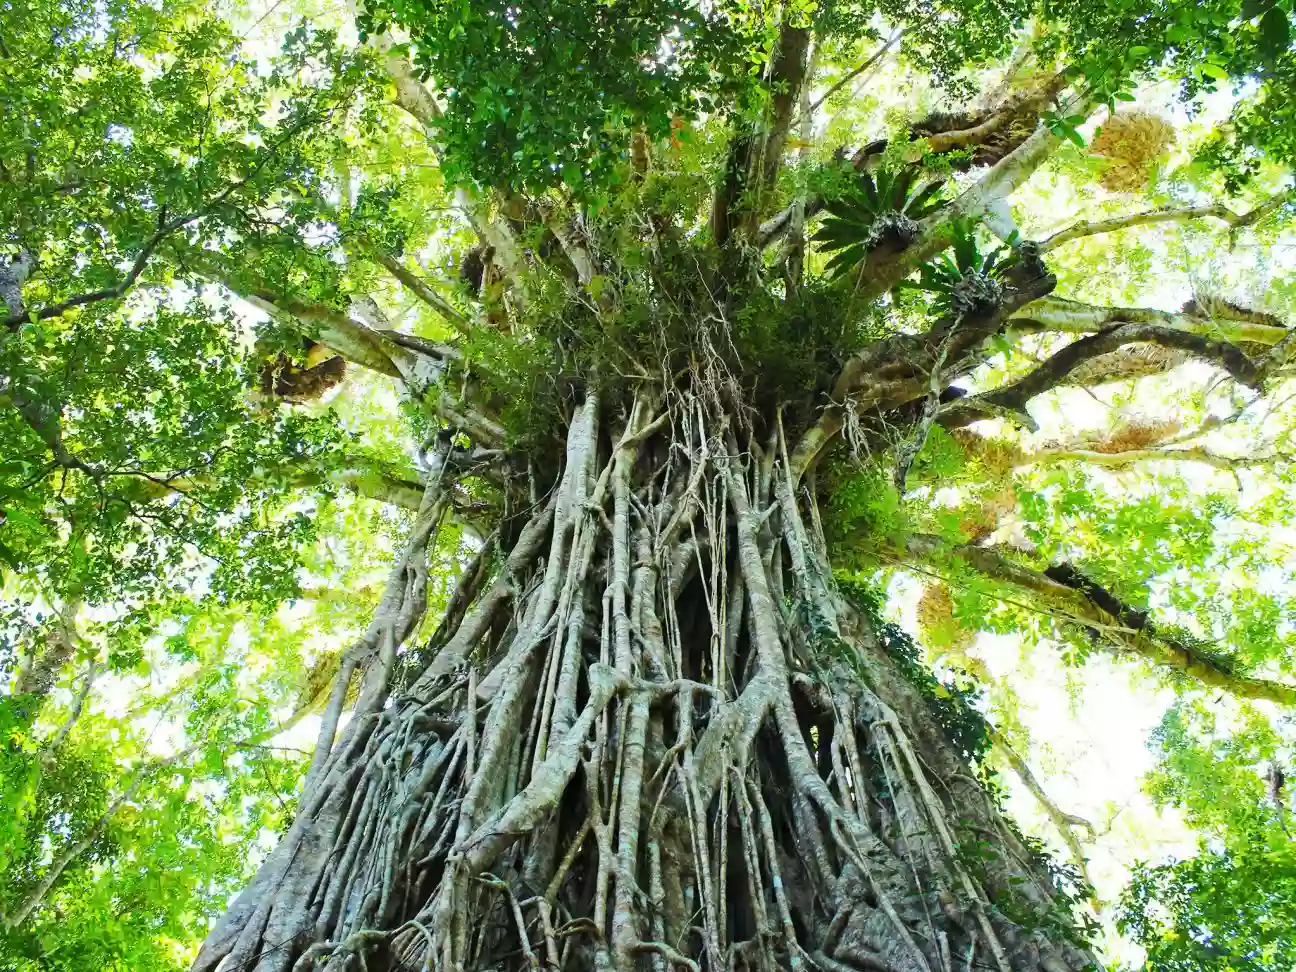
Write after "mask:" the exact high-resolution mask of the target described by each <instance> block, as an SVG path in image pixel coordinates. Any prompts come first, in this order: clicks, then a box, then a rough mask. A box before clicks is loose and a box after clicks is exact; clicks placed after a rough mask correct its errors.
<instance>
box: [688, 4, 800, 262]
mask: <svg viewBox="0 0 1296 972" xmlns="http://www.w3.org/2000/svg"><path fill="white" fill-rule="evenodd" d="M809 47H810V30H809V28H807V27H793V26H791V25H787V24H785V25H784V26H783V28H782V29H781V30H780V31H779V37H778V42H777V44H776V45H775V48H774V54H773V56H772V58H771V60H770V65H769V72H768V75H767V80H766V87H767V88H768V89H769V90H770V114H769V118H768V119H767V120H766V128H765V130H764V132H755V131H752V130H750V129H747V128H744V129H741V130H740V131H739V133H738V134H737V135H736V136H735V137H734V139H733V141H732V142H731V143H730V147H729V155H728V162H727V163H726V165H725V176H724V179H723V180H722V181H721V183H720V185H719V187H718V188H717V189H716V192H715V196H714V198H713V200H712V204H711V235H712V236H713V237H714V239H715V242H716V245H717V246H724V245H725V244H726V243H727V242H728V241H729V238H730V237H731V236H732V235H733V233H734V231H735V230H742V231H743V232H744V233H746V234H748V235H750V236H759V233H760V230H759V224H758V223H757V220H758V219H759V215H760V197H761V196H763V195H765V194H766V193H767V192H768V190H769V189H770V188H772V187H773V185H774V181H775V180H776V179H777V178H778V170H779V167H780V165H781V164H782V161H783V146H784V144H785V143H786V142H787V134H788V131H789V129H790V128H791V126H792V119H793V116H794V115H795V113H796V106H797V102H798V101H799V99H800V95H801V86H802V85H803V84H805V82H806V67H807V63H808V52H809ZM735 217H737V218H736V219H735Z"/></svg>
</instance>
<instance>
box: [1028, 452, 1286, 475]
mask: <svg viewBox="0 0 1296 972" xmlns="http://www.w3.org/2000/svg"><path fill="white" fill-rule="evenodd" d="M1281 458H1282V457H1281V456H1264V457H1259V458H1253V457H1247V456H1238V457H1233V456H1221V455H1219V454H1218V453H1215V452H1211V451H1210V450H1209V449H1205V448H1202V447H1200V446H1192V447H1189V448H1186V449H1128V450H1126V451H1124V452H1095V451H1093V450H1092V449H1058V450H1055V451H1043V452H1037V453H1035V454H1033V455H1028V456H1023V457H1022V459H1021V461H1020V462H1019V463H1016V464H1015V466H1014V468H1022V467H1025V466H1037V465H1042V464H1045V463H1054V462H1085V463H1088V464H1089V465H1091V466H1106V467H1108V468H1112V469H1123V468H1124V467H1126V466H1132V465H1134V464H1135V463H1138V462H1197V463H1201V464H1203V465H1206V466H1211V467H1213V468H1215V469H1222V470H1225V471H1226V472H1232V471H1234V470H1236V469H1242V468H1245V467H1248V466H1262V465H1267V464H1269V463H1273V462H1276V461H1278V460H1279V459H1281Z"/></svg>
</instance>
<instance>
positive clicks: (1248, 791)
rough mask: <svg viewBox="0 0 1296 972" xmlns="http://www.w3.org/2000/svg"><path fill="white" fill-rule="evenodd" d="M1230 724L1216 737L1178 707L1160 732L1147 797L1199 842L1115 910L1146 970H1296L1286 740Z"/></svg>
mask: <svg viewBox="0 0 1296 972" xmlns="http://www.w3.org/2000/svg"><path fill="white" fill-rule="evenodd" d="M1241 722H1242V724H1241V726H1240V727H1239V728H1238V730H1237V731H1236V732H1234V733H1233V734H1227V733H1226V732H1223V731H1222V730H1223V728H1224V727H1223V726H1221V725H1219V720H1218V718H1217V716H1216V715H1215V714H1214V713H1213V712H1211V710H1210V709H1209V708H1207V707H1205V706H1202V705H1186V704H1183V703H1181V704H1179V705H1178V706H1176V707H1175V708H1173V709H1171V710H1170V712H1169V713H1167V715H1166V718H1165V720H1164V721H1163V722H1162V725H1161V728H1160V730H1159V733H1158V736H1159V744H1160V749H1161V765H1160V767H1159V769H1158V771H1157V772H1156V773H1155V774H1154V775H1153V777H1152V780H1151V790H1152V794H1153V796H1154V797H1155V798H1156V799H1157V800H1158V801H1160V802H1162V803H1165V804H1170V805H1173V806H1176V807H1179V808H1182V809H1183V810H1184V811H1185V812H1186V813H1187V814H1188V815H1189V817H1190V819H1192V820H1193V822H1194V823H1195V824H1196V825H1197V826H1199V827H1200V828H1201V829H1202V830H1203V832H1204V833H1203V840H1202V842H1201V845H1200V847H1199V850H1198V853H1197V855H1196V856H1195V857H1190V858H1187V859H1185V860H1178V861H1173V862H1171V863H1166V864H1159V865H1147V864H1144V865H1141V866H1139V867H1138V868H1136V870H1135V871H1134V876H1133V881H1132V882H1131V884H1130V887H1129V888H1128V889H1127V890H1126V892H1125V895H1124V897H1123V899H1122V902H1121V916H1120V921H1121V926H1122V928H1123V929H1124V930H1125V931H1126V932H1127V933H1128V934H1130V935H1131V936H1132V937H1133V938H1134V940H1135V941H1137V942H1138V943H1139V944H1140V945H1142V946H1143V947H1144V948H1146V949H1147V953H1148V967H1149V968H1150V969H1158V970H1159V969H1166V970H1175V972H1180V970H1184V972H1186V970H1189V969H1193V970H1198V969H1219V970H1224V969H1245V970H1247V972H1279V970H1286V969H1289V968H1291V966H1292V963H1293V962H1294V961H1296V943H1294V942H1293V939H1292V936H1291V928H1292V922H1293V920H1296V848H1294V847H1293V842H1292V839H1291V835H1290V831H1289V827H1290V818H1291V816H1292V810H1291V807H1290V799H1291V795H1290V791H1289V790H1288V789H1287V787H1286V785H1285V783H1284V782H1283V781H1282V778H1281V777H1282V773H1283V770H1282V759H1281V754H1282V752H1283V751H1284V750H1289V747H1290V742H1291V741H1290V738H1289V737H1288V738H1284V736H1283V735H1281V734H1279V733H1277V732H1275V730H1274V729H1273V727H1272V726H1270V724H1269V723H1268V721H1267V720H1266V719H1264V718H1263V717H1262V716H1261V715H1260V714H1259V713H1256V712H1254V711H1245V710H1244V711H1243V712H1242V713H1241ZM1288 730H1290V727H1288ZM1275 766H1276V767H1277V769H1276V771H1275V769H1274V767H1275ZM1275 773H1276V774H1277V775H1275ZM1266 777H1267V778H1266Z"/></svg>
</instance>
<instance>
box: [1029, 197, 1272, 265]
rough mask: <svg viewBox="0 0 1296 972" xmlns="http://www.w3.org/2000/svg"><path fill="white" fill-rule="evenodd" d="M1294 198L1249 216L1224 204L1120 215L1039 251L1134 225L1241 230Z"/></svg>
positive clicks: (1072, 231) (1051, 240)
mask: <svg viewBox="0 0 1296 972" xmlns="http://www.w3.org/2000/svg"><path fill="white" fill-rule="evenodd" d="M1291 199H1292V193H1291V192H1284V193H1280V194H1279V195H1277V196H1273V197H1271V198H1270V199H1267V200H1265V201H1264V202H1263V203H1261V204H1260V205H1258V206H1256V207H1255V208H1253V209H1251V210H1250V211H1249V212H1245V213H1235V212H1233V210H1231V209H1229V208H1228V207H1227V206H1225V205H1223V204H1222V203H1215V204H1213V205H1210V206H1188V207H1183V208H1178V209H1176V208H1170V207H1167V208H1164V209H1154V210H1151V211H1150V212H1146V213H1135V214H1133V215H1130V216H1117V217H1114V218H1112V219H1101V220H1095V221H1093V222H1087V223H1076V224H1074V225H1072V226H1069V227H1068V228H1066V229H1064V230H1061V231H1059V232H1057V233H1054V234H1053V235H1052V236H1050V237H1048V238H1047V239H1046V240H1044V241H1043V242H1041V243H1040V244H1039V248H1040V252H1041V253H1047V252H1048V251H1049V250H1052V249H1055V248H1057V247H1059V246H1061V245H1062V244H1063V243H1070V242H1071V241H1072V240H1078V239H1080V238H1082V237H1085V236H1097V235H1098V234H1100V233H1114V232H1116V231H1117V230H1122V229H1128V228H1129V227H1132V226H1152V225H1155V224H1157V223H1187V222H1191V221H1192V220H1195V219H1218V220H1221V221H1222V222H1224V223H1226V224H1227V225H1228V226H1229V228H1230V229H1232V230H1239V229H1243V228H1245V227H1247V226H1252V225H1254V224H1255V223H1258V222H1259V221H1260V220H1262V219H1264V218H1265V217H1266V216H1268V215H1269V214H1270V213H1273V212H1275V211H1277V210H1278V209H1280V208H1281V207H1282V206H1284V205H1285V204H1287V203H1288V202H1290V201H1291Z"/></svg>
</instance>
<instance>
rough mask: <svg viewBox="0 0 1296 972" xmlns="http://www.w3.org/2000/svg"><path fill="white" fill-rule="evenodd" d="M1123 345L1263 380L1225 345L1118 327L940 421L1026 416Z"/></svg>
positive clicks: (1247, 381)
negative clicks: (1156, 349) (1184, 355)
mask: <svg viewBox="0 0 1296 972" xmlns="http://www.w3.org/2000/svg"><path fill="white" fill-rule="evenodd" d="M1127 344H1159V345H1162V346H1163V347H1168V348H1174V349H1177V350H1180V351H1186V352H1188V353H1189V354H1191V355H1193V356H1194V357H1197V358H1200V359H1202V360H1203V361H1208V362H1210V363H1211V364H1214V365H1217V366H1219V367H1220V368H1222V369H1223V370H1224V371H1226V372H1227V373H1228V374H1229V376H1230V377H1232V378H1234V379H1236V380H1237V381H1239V382H1241V383H1242V384H1244V385H1246V386H1248V387H1252V388H1255V387H1258V386H1259V385H1260V384H1261V382H1262V379H1263V377H1264V372H1263V369H1262V368H1261V367H1260V366H1257V365H1256V364H1255V362H1253V361H1252V360H1251V359H1250V358H1248V357H1247V356H1246V355H1245V354H1243V353H1242V351H1241V350H1240V349H1239V348H1238V347H1237V346H1236V345H1234V344H1230V343H1229V342H1227V341H1216V340H1213V339H1211V338H1207V337H1203V336H1202V335H1200V334H1192V333H1189V332H1187V331H1181V330H1176V329H1174V328H1170V327H1164V326H1161V325H1157V324H1122V325H1119V326H1117V327H1112V328H1109V329H1107V330H1105V331H1100V332H1099V333H1097V334H1091V335H1088V336H1087V337H1083V338H1080V339H1079V340H1078V341H1074V342H1072V343H1071V344H1068V345H1067V346H1066V347H1064V348H1063V349H1062V350H1061V351H1058V352H1057V353H1056V354H1054V355H1053V356H1052V357H1051V358H1049V359H1048V360H1046V361H1045V362H1044V363H1043V364H1041V365H1040V366H1039V367H1038V368H1036V369H1035V370H1034V371H1032V372H1031V373H1030V374H1028V375H1027V376H1026V377H1025V378H1022V379H1020V380H1019V381H1016V382H1013V383H1012V384H1010V385H1006V386H1004V387H1002V388H996V389H994V390H993V391H988V392H984V393H982V394H980V395H975V396H973V397H970V398H965V399H961V400H960V401H958V402H956V403H953V404H952V405H951V406H949V407H948V408H947V409H946V411H945V413H944V414H943V415H942V416H941V420H940V421H941V423H942V424H943V425H945V426H946V427H947V428H959V427H962V426H964V425H967V424H969V423H971V422H975V421H977V420H978V419H979V418H983V417H988V416H991V415H1000V414H1003V412H1004V411H1005V410H1006V411H1009V412H1024V411H1025V409H1026V404H1027V403H1028V402H1029V401H1030V400H1031V399H1033V398H1035V397H1036V396H1038V395H1042V394H1044V393H1045V392H1047V391H1052V390H1053V389H1054V388H1056V387H1058V386H1059V385H1061V384H1062V383H1063V381H1064V380H1065V379H1066V378H1067V376H1068V375H1070V374H1071V373H1072V372H1073V371H1075V370H1076V369H1077V368H1079V367H1080V366H1081V365H1083V364H1085V363H1086V362H1088V361H1090V360H1092V359H1093V358H1096V357H1098V356H1099V355H1104V354H1110V353H1111V352H1113V351H1116V350H1117V349H1119V348H1121V347H1123V346H1124V345H1127Z"/></svg>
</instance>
